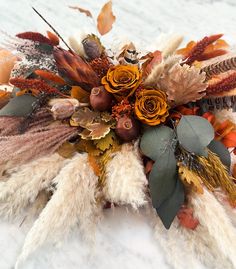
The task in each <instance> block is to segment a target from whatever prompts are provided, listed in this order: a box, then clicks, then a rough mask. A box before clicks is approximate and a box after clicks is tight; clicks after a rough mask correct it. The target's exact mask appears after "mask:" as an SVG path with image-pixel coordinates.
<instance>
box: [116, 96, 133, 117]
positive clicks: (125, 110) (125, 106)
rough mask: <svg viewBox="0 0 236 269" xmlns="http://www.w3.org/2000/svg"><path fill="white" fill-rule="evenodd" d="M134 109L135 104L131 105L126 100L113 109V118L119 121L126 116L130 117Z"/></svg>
mask: <svg viewBox="0 0 236 269" xmlns="http://www.w3.org/2000/svg"><path fill="white" fill-rule="evenodd" d="M133 109H134V106H133V104H130V103H129V101H128V100H127V99H124V100H122V101H121V102H120V103H119V104H117V105H115V106H113V107H112V117H113V118H115V119H116V120H118V119H119V118H120V117H122V116H124V115H127V116H130V115H131V113H132V112H133Z"/></svg>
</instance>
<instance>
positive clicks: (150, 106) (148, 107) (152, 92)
mask: <svg viewBox="0 0 236 269" xmlns="http://www.w3.org/2000/svg"><path fill="white" fill-rule="evenodd" d="M134 109H135V114H136V116H137V118H138V119H139V120H140V121H141V122H143V123H145V124H147V125H151V126H155V125H158V124H160V123H162V122H165V120H166V118H167V117H168V115H169V112H168V109H169V106H168V104H167V98H166V94H165V93H164V92H163V91H161V90H158V89H143V90H141V91H140V92H139V94H138V95H137V97H136V101H135V105H134Z"/></svg>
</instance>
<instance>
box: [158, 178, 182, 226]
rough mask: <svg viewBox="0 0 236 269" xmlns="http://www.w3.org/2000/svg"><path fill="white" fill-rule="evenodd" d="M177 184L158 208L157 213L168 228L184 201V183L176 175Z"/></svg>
mask: <svg viewBox="0 0 236 269" xmlns="http://www.w3.org/2000/svg"><path fill="white" fill-rule="evenodd" d="M175 182H176V184H175V188H174V191H173V193H172V194H171V196H170V197H169V198H168V199H167V200H166V201H164V202H163V203H162V205H161V206H160V207H158V208H156V211H157V214H158V216H159V217H160V219H161V221H162V223H163V225H164V226H165V228H166V229H169V228H170V226H171V224H172V222H173V220H174V218H175V216H176V215H177V213H178V211H179V209H180V207H181V206H182V205H183V203H184V197H185V194H184V186H183V183H182V182H181V181H180V180H179V179H178V178H177V177H176V181H175Z"/></svg>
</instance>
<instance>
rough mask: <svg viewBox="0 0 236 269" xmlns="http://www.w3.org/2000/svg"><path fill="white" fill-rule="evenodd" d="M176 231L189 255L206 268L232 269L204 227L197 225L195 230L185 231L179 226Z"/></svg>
mask: <svg viewBox="0 0 236 269" xmlns="http://www.w3.org/2000/svg"><path fill="white" fill-rule="evenodd" d="M177 229H179V232H180V233H182V235H183V239H184V242H185V244H186V247H187V249H188V251H190V252H191V255H192V256H193V257H197V258H198V259H199V260H200V261H201V262H202V263H203V264H204V265H205V266H206V267H207V268H209V269H210V268H211V269H222V268H224V269H226V268H227V269H233V268H234V267H233V264H232V263H231V262H230V261H229V259H228V258H227V257H226V256H225V255H224V254H223V253H222V251H221V250H220V248H219V247H218V245H217V242H216V240H215V239H214V238H213V237H212V236H211V235H210V234H209V232H208V229H207V228H206V227H204V226H202V225H201V224H199V225H198V227H197V228H196V229H195V230H190V229H186V228H185V227H181V226H180V227H178V228H177Z"/></svg>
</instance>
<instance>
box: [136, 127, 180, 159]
mask: <svg viewBox="0 0 236 269" xmlns="http://www.w3.org/2000/svg"><path fill="white" fill-rule="evenodd" d="M175 145H176V140H175V133H174V130H173V129H171V128H169V127H167V126H158V127H150V128H148V129H147V130H146V131H145V132H144V134H143V136H142V138H141V142H140V148H141V150H142V152H143V154H144V155H146V156H148V157H149V158H150V159H152V160H154V161H155V160H157V159H159V158H161V157H162V155H163V154H165V152H167V151H169V150H172V151H173V149H174V147H175Z"/></svg>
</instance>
